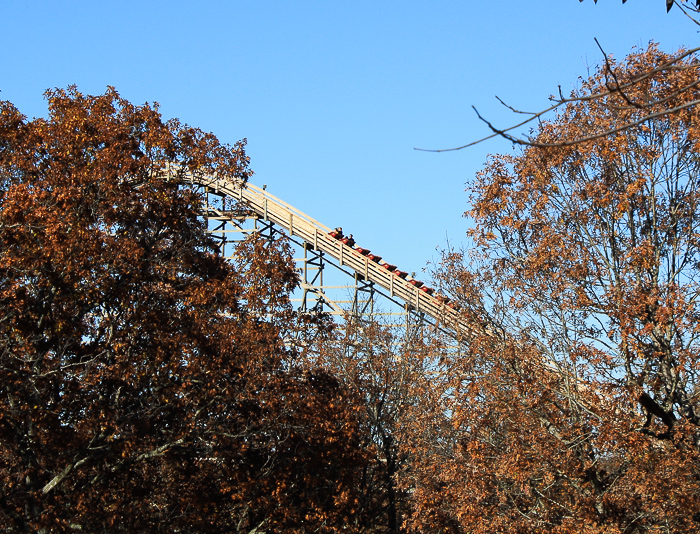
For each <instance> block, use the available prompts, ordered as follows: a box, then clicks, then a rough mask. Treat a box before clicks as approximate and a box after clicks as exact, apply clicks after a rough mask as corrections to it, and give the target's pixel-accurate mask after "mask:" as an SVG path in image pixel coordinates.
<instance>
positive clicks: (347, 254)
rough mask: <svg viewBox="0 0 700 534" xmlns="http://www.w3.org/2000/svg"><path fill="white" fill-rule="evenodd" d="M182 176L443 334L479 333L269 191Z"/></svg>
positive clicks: (222, 214) (212, 213) (217, 213)
mask: <svg viewBox="0 0 700 534" xmlns="http://www.w3.org/2000/svg"><path fill="white" fill-rule="evenodd" d="M177 171H178V172H177V173H176V175H175V177H176V178H177V179H178V180H180V181H185V182H187V183H191V184H194V185H196V186H199V187H203V188H205V189H208V190H210V191H212V192H214V193H216V194H217V195H223V196H226V197H229V198H231V199H234V200H235V201H237V202H238V204H239V206H241V207H243V208H245V209H246V210H250V211H251V212H253V213H254V214H255V216H256V217H258V218H260V219H261V220H263V221H267V222H270V223H273V224H274V225H277V226H278V227H280V228H282V229H283V230H284V231H285V232H286V233H287V234H288V235H289V236H290V237H295V238H299V239H301V240H302V241H303V242H304V243H305V244H306V245H305V246H306V247H308V248H310V249H312V250H314V251H319V252H322V253H324V254H326V255H327V256H330V257H332V258H334V259H335V261H336V262H337V264H338V265H339V266H341V267H344V268H348V269H350V270H352V271H354V273H356V277H357V278H358V279H360V280H363V281H368V282H371V283H373V284H376V285H377V286H379V287H381V288H383V290H384V291H385V292H386V294H387V295H388V296H389V297H390V298H392V299H399V300H400V301H402V302H403V303H405V304H406V305H407V309H410V310H411V311H412V312H414V313H417V314H425V315H427V316H429V317H430V318H432V319H433V321H434V322H435V324H436V325H438V326H439V327H440V328H441V329H447V330H449V331H452V332H453V335H457V336H458V337H462V336H463V335H465V334H466V335H467V337H471V336H472V335H474V334H475V333H476V331H477V330H478V328H475V325H474V324H471V323H470V321H468V319H467V317H466V316H465V315H464V314H462V313H460V312H459V311H458V310H457V309H456V308H453V307H451V306H450V305H449V304H448V303H447V302H446V300H447V299H445V298H444V297H441V296H439V295H433V294H430V293H429V292H427V291H426V290H425V289H421V288H420V287H417V285H416V281H415V280H413V279H411V278H402V277H401V276H399V275H398V274H396V272H395V271H391V270H389V269H388V268H387V267H386V265H387V264H386V263H385V262H382V261H377V260H376V259H374V260H373V259H371V258H370V257H368V255H365V254H363V253H362V252H361V251H359V250H357V249H356V248H353V247H351V246H348V245H347V244H345V243H343V242H342V241H340V240H338V239H335V238H334V237H332V236H331V235H330V232H331V229H330V228H329V227H328V226H326V225H324V224H322V223H320V222H319V221H316V220H315V219H313V218H311V217H310V216H308V215H306V214H305V213H303V212H301V211H300V210H298V209H296V208H295V207H293V206H292V205H290V204H288V203H286V202H284V201H283V200H281V199H279V198H277V197H275V196H273V195H271V194H270V193H268V192H267V191H265V190H263V189H261V188H259V187H257V186H255V185H252V184H249V183H245V184H244V183H241V182H235V181H232V180H230V179H227V178H221V177H217V176H215V175H201V174H191V173H187V174H185V175H184V178H183V174H182V172H181V170H180V169H177ZM171 175H172V174H171ZM207 211H208V213H207V215H208V217H209V218H210V219H219V220H226V219H233V218H235V217H236V216H237V214H233V213H230V212H226V211H224V210H216V209H214V208H212V207H208V208H207ZM470 334H471V335H470Z"/></svg>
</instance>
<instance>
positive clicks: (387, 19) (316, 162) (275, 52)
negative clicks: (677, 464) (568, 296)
mask: <svg viewBox="0 0 700 534" xmlns="http://www.w3.org/2000/svg"><path fill="white" fill-rule="evenodd" d="M0 20H2V21H3V24H2V26H3V31H2V32H0V47H1V48H2V50H3V53H2V56H1V58H0V91H1V92H0V98H2V99H4V100H9V101H11V102H13V103H14V104H15V105H16V106H17V107H18V108H19V109H20V111H22V112H23V113H24V114H25V115H28V116H30V117H33V116H42V115H44V114H45V113H46V103H45V101H44V98H43V93H44V91H45V90H46V89H48V88H53V87H66V86H68V85H70V84H77V85H78V88H79V89H80V90H81V91H82V92H83V93H90V94H98V93H103V92H104V90H105V88H106V87H107V86H108V85H112V86H114V87H116V88H117V90H118V91H119V92H120V94H121V95H122V96H123V97H125V98H127V99H129V100H130V101H132V102H133V103H135V104H141V103H144V102H154V101H157V102H159V103H160V105H161V112H162V114H163V115H164V117H165V118H171V117H178V118H180V119H181V120H182V121H183V122H186V123H188V124H191V125H192V126H197V127H199V128H202V129H203V130H206V131H211V132H213V133H214V134H215V135H217V136H218V137H219V139H220V140H221V141H223V142H229V143H232V142H235V141H237V140H238V139H241V138H244V137H245V138H247V139H248V154H249V155H250V157H251V167H252V169H253V170H254V171H255V173H256V174H255V175H254V177H253V183H256V184H258V185H262V184H267V186H268V187H267V189H268V191H270V192H271V193H273V194H274V195H276V196H278V197H280V198H282V199H283V200H285V201H287V202H289V203H290V204H292V205H293V206H295V207H297V208H298V209H301V210H302V211H304V212H306V213H307V214H309V215H311V216H312V217H314V218H316V219H317V220H319V221H321V222H323V223H324V224H326V225H328V226H331V227H334V226H337V225H341V226H343V227H344V228H345V230H346V231H349V232H352V233H353V234H354V235H355V238H356V240H357V242H358V244H359V245H361V246H364V247H366V248H370V249H372V250H373V252H376V253H377V254H380V255H382V256H384V258H385V259H387V260H388V261H390V262H391V263H396V264H397V265H399V267H400V268H401V269H403V270H408V271H412V270H413V271H420V269H421V268H423V267H424V266H425V265H426V263H427V262H428V261H429V260H431V259H434V258H437V252H436V248H440V247H443V246H444V245H445V242H446V239H447V237H449V239H450V241H451V242H452V243H453V244H459V243H460V242H462V241H463V238H464V235H465V232H466V229H467V225H468V222H467V221H466V220H465V219H464V218H463V217H462V214H463V212H464V211H465V210H466V209H467V208H468V204H467V201H468V196H467V194H466V193H465V192H464V189H465V183H466V182H467V181H468V180H470V179H471V178H472V177H473V176H474V174H475V173H476V172H477V171H478V170H479V169H480V168H481V167H482V166H483V164H484V161H485V160H486V157H487V155H488V154H489V153H494V152H508V151H511V150H513V149H512V147H511V146H510V145H509V144H508V143H507V142H505V141H502V140H492V141H488V142H485V143H482V144H480V145H477V146H475V147H472V148H469V149H465V150H462V151H458V152H451V153H443V154H434V153H426V152H418V151H415V150H414V147H422V148H449V147H453V146H458V145H461V144H464V143H466V142H469V141H473V140H476V139H479V138H480V137H483V136H484V135H486V134H488V130H487V129H486V127H485V126H484V125H483V124H481V123H480V122H479V121H478V119H477V118H476V116H475V114H474V112H473V110H472V109H471V106H472V105H474V106H476V107H477V108H478V109H479V111H480V112H482V114H484V115H485V116H486V117H487V118H489V119H491V120H493V121H494V122H495V123H496V124H497V125H499V126H506V125H509V124H511V123H512V122H513V121H514V120H515V119H516V117H514V116H513V115H512V114H510V113H509V112H507V111H506V110H504V109H503V108H502V107H501V106H500V104H498V102H497V101H496V99H495V98H494V96H495V95H498V96H499V97H501V98H503V99H504V100H505V101H506V102H508V103H509V104H512V105H513V106H515V107H518V108H520V109H526V110H539V109H541V108H543V107H546V105H547V104H548V101H547V97H548V95H550V94H552V93H554V92H556V91H557V87H558V85H561V86H562V88H563V89H564V91H565V92H568V91H569V90H570V89H571V88H573V87H574V86H575V85H576V80H577V78H578V77H579V76H586V75H587V73H588V72H589V69H590V71H591V72H592V70H593V68H594V66H595V65H596V64H597V63H599V62H600V60H601V57H602V56H601V54H600V51H599V50H598V48H597V45H596V44H595V42H594V38H598V40H599V42H600V43H601V45H602V46H603V47H604V49H605V50H606V52H608V53H612V54H614V55H615V56H616V57H618V58H622V57H623V56H625V55H626V54H627V53H628V52H629V51H630V50H631V49H632V47H634V46H642V47H645V46H646V44H647V43H648V42H649V41H650V40H655V41H657V42H659V43H660V45H661V47H662V49H664V50H666V51H674V50H676V49H677V48H678V47H680V46H686V47H694V46H697V44H698V41H699V40H700V39H699V37H698V30H699V29H700V27H697V26H695V25H693V24H692V23H691V22H690V21H688V20H687V19H686V18H685V17H684V16H683V15H682V13H681V12H680V10H678V9H677V8H674V9H673V10H672V11H671V13H670V14H666V12H665V6H664V2H663V0H629V1H628V2H627V3H626V4H625V5H622V3H621V2H620V0H600V1H599V2H598V4H597V5H596V4H594V3H593V0H585V1H584V2H581V3H579V2H578V0H531V1H529V2H526V1H523V0H519V1H515V0H501V1H500V2H493V3H491V2H469V1H466V0H462V1H440V0H434V1H432V2H426V1H423V2H416V1H410V0H405V1H403V2H398V1H386V2H382V1H375V2H366V1H355V2H339V1H326V2H319V1H305V0H299V1H296V2H292V1H281V0H279V1H263V0H259V1H256V2H253V1H249V2H240V1H234V0H228V1H216V2H213V1H212V2H191V1H188V2H181V1H172V0H171V1H169V2H155V1H148V0H141V1H139V2H134V1H120V2H113V1H108V0H105V1H101V2H88V1H82V2H77V1H69V0H62V1H61V2H58V1H53V2H48V1H41V0H34V1H21V2H20V1H14V0H3V2H2V3H1V4H0Z"/></svg>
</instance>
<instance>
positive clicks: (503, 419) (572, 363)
mask: <svg viewBox="0 0 700 534" xmlns="http://www.w3.org/2000/svg"><path fill="white" fill-rule="evenodd" d="M681 54H682V51H681ZM671 57H672V56H669V55H667V54H665V53H663V52H661V51H659V50H658V48H657V47H656V46H654V45H651V46H650V47H649V48H648V49H646V50H642V51H638V52H635V53H633V54H631V55H630V56H629V57H628V58H627V59H626V60H625V61H624V62H622V63H620V64H613V65H612V68H613V71H614V72H615V76H616V78H617V80H618V81H619V83H621V84H624V83H625V82H626V81H627V80H629V79H635V80H639V75H640V73H650V72H651V73H653V74H652V75H649V76H647V77H646V78H645V79H644V80H643V81H641V82H638V83H635V84H634V85H633V86H629V87H628V89H627V91H626V93H625V94H624V95H623V94H620V93H615V92H612V93H611V92H610V91H608V90H607V87H606V82H607V80H608V76H609V73H608V71H607V69H606V68H601V69H600V70H599V71H598V72H597V73H596V74H595V75H594V76H593V77H591V78H590V79H589V80H587V81H585V82H584V83H583V85H582V88H581V91H580V93H579V94H577V99H576V100H575V101H572V102H570V103H569V104H568V105H567V106H566V108H565V109H564V110H563V112H562V113H561V114H560V115H559V116H558V117H557V118H556V119H555V120H552V121H548V122H544V123H542V125H541V126H540V127H539V128H538V130H537V131H536V132H535V134H534V136H533V138H534V140H535V141H536V144H537V145H538V146H534V147H527V148H525V149H524V150H523V151H522V152H521V153H519V154H518V155H514V156H510V155H498V156H494V157H492V158H491V159H490V161H489V162H488V164H487V166H486V168H485V169H484V170H483V171H482V172H481V173H480V174H479V176H478V177H477V180H476V181H475V182H474V183H472V184H470V188H471V191H472V202H473V204H472V205H473V208H472V209H471V211H470V212H469V213H468V215H469V216H471V217H472V218H473V220H474V223H475V226H474V229H473V230H472V232H471V235H472V237H473V239H474V242H475V245H476V249H475V250H474V251H473V252H472V253H471V255H470V256H466V255H464V254H462V253H458V252H456V251H450V252H449V253H448V254H446V256H445V261H444V264H443V267H442V270H441V272H439V273H438V275H439V276H441V277H442V279H443V281H444V284H445V285H446V286H451V287H452V288H453V290H454V291H453V294H454V295H456V296H458V297H459V298H460V300H461V301H462V304H463V306H464V307H465V308H466V309H468V310H470V311H471V312H472V313H473V314H474V315H476V316H479V317H481V318H483V320H485V321H487V322H488V323H490V325H491V328H490V330H489V331H490V335H484V336H483V337H482V338H480V339H475V340H473V342H472V343H471V345H470V347H469V351H468V353H467V354H466V355H462V356H460V357H459V358H453V359H452V362H451V368H450V371H449V373H450V375H451V376H452V377H453V382H452V384H453V389H452V390H451V391H450V395H446V396H445V397H444V398H443V400H442V404H440V405H438V407H439V409H440V410H441V413H449V414H450V417H451V420H452V424H453V428H454V430H453V432H452V434H451V438H450V439H451V442H452V450H451V451H449V454H448V455H446V456H444V457H441V458H438V457H437V456H436V455H430V454H424V455H422V456H420V459H421V463H420V464H417V465H416V471H415V473H416V474H415V478H414V484H415V488H416V490H415V495H414V496H415V499H414V502H415V506H416V508H415V514H414V524H416V525H421V526H422V527H423V528H425V529H426V530H427V529H429V528H435V522H437V524H438V525H440V526H441V528H444V529H445V531H448V530H449V531H456V532H457V531H458V532H470V533H476V532H562V533H563V532H566V533H568V532H590V533H594V532H595V533H598V532H600V533H602V532H606V533H608V532H619V533H623V532H624V533H631V532H690V531H697V530H698V529H699V528H700V487H699V486H700V468H698V465H700V464H699V463H698V462H699V461H700V419H699V414H698V410H699V409H700V406H699V402H698V401H699V392H700V375H699V374H698V373H699V371H700V358H699V352H698V351H699V349H700V346H699V345H698V334H699V333H700V331H699V330H698V324H700V322H699V319H700V315H699V312H700V309H698V295H699V293H698V290H699V288H698V275H699V268H700V241H699V238H700V232H699V230H698V229H699V228H700V196H699V195H700V183H698V180H699V177H700V159H699V158H698V154H699V153H700V129H699V125H700V111H699V110H698V109H697V108H696V106H688V107H683V104H684V103H685V102H691V101H694V100H698V98H700V89H699V88H698V85H697V78H698V70H697V64H698V63H697V58H696V57H695V55H690V56H686V57H685V58H684V59H683V60H682V61H680V62H677V63H675V65H674V67H673V68H671V69H660V70H658V69H657V70H655V69H656V67H657V66H658V65H663V64H666V63H668V61H669V59H670V58H671ZM681 88H683V89H684V90H683V91H679V89H681ZM591 95H602V96H600V97H596V98H590V96H591ZM669 106H670V107H674V108H676V107H677V108H679V110H678V111H676V112H674V113H670V114H668V113H661V114H659V115H657V116H655V117H654V118H653V119H651V120H645V121H642V122H639V121H638V120H637V119H638V118H640V117H642V116H648V114H649V113H654V112H655V111H657V110H663V109H667V108H668V107H669ZM621 124H622V125H628V126H627V127H625V128H624V129H622V130H619V131H616V128H617V126H618V125H621ZM630 124H633V126H629V125H630ZM600 131H608V132H614V133H610V134H609V135H606V136H602V137H597V136H594V137H593V138H591V139H590V140H589V141H587V142H582V143H578V144H575V145H571V144H566V143H560V142H559V141H561V140H566V139H583V138H586V137H587V136H589V135H590V134H591V132H594V133H595V132H600ZM431 525H432V526H431Z"/></svg>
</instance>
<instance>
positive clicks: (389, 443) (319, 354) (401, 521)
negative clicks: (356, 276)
mask: <svg viewBox="0 0 700 534" xmlns="http://www.w3.org/2000/svg"><path fill="white" fill-rule="evenodd" d="M425 328H427V327H426V326H425V325H421V324H409V325H405V324H404V325H396V324H392V323H390V322H387V323H383V322H379V321H365V320H361V319H360V318H357V317H348V318H346V321H345V323H344V325H343V328H338V329H334V330H333V331H332V332H330V333H329V335H328V336H327V337H326V338H325V339H323V340H322V341H321V342H320V343H318V344H317V346H316V349H315V350H316V355H315V357H314V359H313V360H312V361H313V364H314V365H316V366H319V367H321V368H322V369H325V370H327V371H328V372H330V373H331V374H333V376H335V377H336V378H337V379H338V380H340V381H341V382H342V383H343V384H346V385H347V386H348V387H349V388H350V389H351V390H354V391H357V392H358V393H359V395H358V396H356V397H355V402H356V403H357V406H358V408H359V413H358V415H359V417H360V419H359V420H360V422H361V429H362V431H361V433H360V436H361V439H362V449H363V450H365V451H366V452H367V453H370V454H371V458H370V460H369V461H368V462H367V463H366V465H365V466H364V467H363V471H362V477H361V479H360V485H359V487H358V489H359V490H360V495H359V503H358V504H359V506H358V513H357V514H356V516H355V518H356V520H355V522H354V523H353V531H354V532H358V533H361V532H371V533H376V534H380V533H381V534H399V533H402V534H406V533H409V532H413V531H412V530H411V529H410V527H408V526H407V525H406V524H405V519H406V517H407V515H408V514H409V508H410V505H409V501H410V499H409V494H410V491H411V488H410V487H408V486H406V485H404V484H402V483H401V479H402V478H403V477H404V476H405V475H406V473H407V472H409V471H410V470H411V464H412V462H413V457H414V452H415V441H416V440H423V441H425V440H428V441H431V443H432V437H433V436H432V435H431V437H428V434H429V433H428V432H423V434H422V435H420V436H418V435H416V433H415V432H414V430H415V428H416V427H422V424H420V423H419V422H418V420H419V419H420V418H421V417H422V416H423V415H425V414H426V413H427V414H429V416H430V417H433V416H434V412H432V411H429V410H425V405H426V403H428V400H429V397H430V392H435V391H439V390H440V384H439V383H438V382H437V381H436V380H434V377H433V370H434V365H435V361H434V358H435V355H436V354H437V353H439V350H438V349H437V348H436V347H435V346H432V345H430V344H427V343H426V342H427V341H428V340H429V338H428V337H426V336H424V332H423V330H424V329H425ZM424 430H425V429H424Z"/></svg>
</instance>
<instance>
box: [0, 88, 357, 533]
mask: <svg viewBox="0 0 700 534" xmlns="http://www.w3.org/2000/svg"><path fill="white" fill-rule="evenodd" d="M47 98H48V104H49V113H48V118H46V119H34V120H27V118H26V117H24V116H22V115H21V114H20V113H19V111H18V110H17V109H16V108H15V107H14V106H13V105H12V104H10V103H9V102H2V103H0V530H3V531H5V532H46V533H48V532H76V531H80V532H166V531H169V532H222V533H223V532H226V533H229V532H247V533H252V532H311V531H313V532H335V531H338V530H342V529H343V528H344V527H345V525H347V524H349V522H350V520H351V517H352V515H353V513H354V512H355V510H356V503H357V498H356V494H357V492H356V487H357V477H358V476H359V474H361V469H362V466H363V465H364V462H365V454H364V452H363V451H362V449H361V448H359V447H358V446H357V444H358V441H359V439H360V438H359V431H358V429H359V424H360V423H359V422H358V418H357V417H356V411H355V408H354V406H356V403H355V402H354V401H353V395H354V393H352V392H351V391H350V390H348V389H347V388H345V387H344V386H342V385H341V384H340V383H339V382H338V381H337V380H336V379H335V378H334V377H332V376H330V375H329V374H328V373H326V372H323V371H320V370H313V369H311V370H302V369H301V368H300V367H299V366H298V365H297V364H296V353H295V352H294V350H293V349H292V348H290V347H289V345H288V344H287V343H285V339H287V338H288V337H290V336H291V335H292V334H293V335H294V336H296V338H299V337H300V336H304V335H305V331H301V332H300V331H299V330H298V326H297V325H298V324H299V321H298V318H297V317H296V316H295V314H293V313H292V312H291V306H290V301H289V295H290V292H291V291H292V290H293V288H294V287H295V286H296V284H297V282H298V281H297V276H296V274H295V272H294V269H293V265H292V264H291V260H290V254H289V250H288V248H287V246H286V245H285V244H284V242H277V243H272V244H270V243H263V242H262V241H261V240H259V239H255V238H251V239H250V240H248V241H246V242H245V243H243V244H242V245H241V246H240V247H239V248H238V249H237V252H236V257H235V260H234V261H233V262H232V263H227V262H225V261H224V260H223V259H221V258H220V257H219V256H217V254H216V250H215V245H214V243H213V242H212V241H211V239H210V238H209V236H208V234H207V228H206V224H205V223H204V222H203V221H202V219H201V218H199V217H198V214H199V211H200V198H199V197H198V196H197V195H196V194H195V193H194V192H193V191H192V190H190V189H188V188H187V187H183V186H182V185H181V184H180V183H178V180H177V176H174V177H173V176H171V177H170V178H169V179H165V178H164V173H163V169H164V167H165V166H166V165H171V164H172V165H177V168H179V169H181V170H182V172H194V173H197V172H217V173H219V175H223V176H228V177H229V178H230V179H232V180H237V181H240V182H245V181H246V180H247V178H248V177H249V176H250V174H251V173H250V171H249V170H248V158H247V156H246V155H245V152H244V142H240V143H237V144H235V145H233V146H226V145H221V144H220V143H219V142H218V141H217V140H216V138H215V137H214V136H212V135H210V134H205V133H203V132H201V131H199V130H197V129H194V128H190V127H187V126H184V125H182V124H180V123H178V122H177V121H169V122H164V121H163V120H162V119H161V116H160V114H159V113H158V109H157V107H153V106H150V105H144V106H133V105H131V104H130V103H128V102H127V101H125V100H124V99H122V98H121V97H120V96H119V95H118V94H117V93H116V91H114V90H113V89H110V90H108V91H107V92H106V93H105V94H104V95H101V96H94V97H93V96H85V95H82V94H81V93H79V92H78V91H77V90H76V89H74V88H71V89H69V90H66V91H64V90H56V91H50V92H49V93H47ZM306 328H307V330H306V332H309V335H311V333H312V332H313V328H314V327H313V325H310V324H306Z"/></svg>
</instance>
